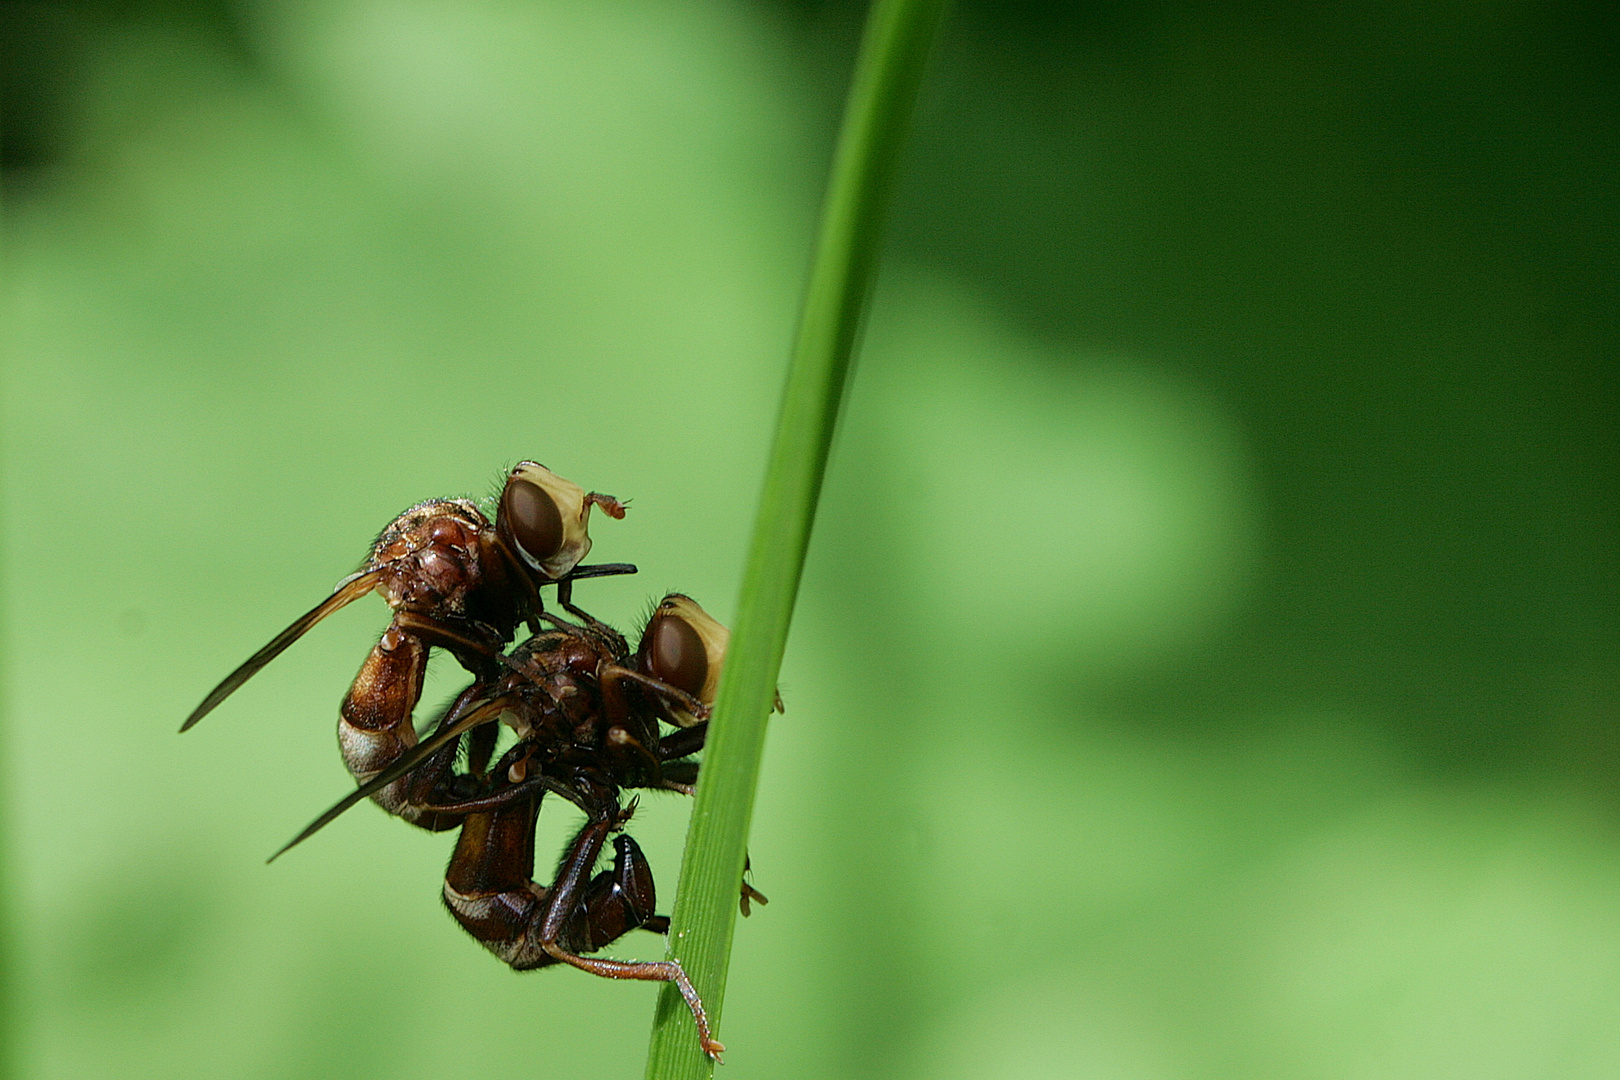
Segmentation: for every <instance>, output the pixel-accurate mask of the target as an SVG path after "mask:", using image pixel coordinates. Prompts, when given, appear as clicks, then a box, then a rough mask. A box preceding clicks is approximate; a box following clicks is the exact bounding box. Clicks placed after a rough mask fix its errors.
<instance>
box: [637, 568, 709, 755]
mask: <svg viewBox="0 0 1620 1080" xmlns="http://www.w3.org/2000/svg"><path fill="white" fill-rule="evenodd" d="M730 640H731V633H730V632H729V631H728V630H727V629H726V628H725V627H724V626H721V625H720V624H719V623H718V622H715V620H714V617H713V616H711V615H710V614H709V613H708V612H707V611H704V610H703V609H702V608H701V607H699V606H698V603H697V601H695V600H693V599H692V598H691V597H690V596H682V595H681V594H680V593H670V594H669V595H668V596H666V597H664V599H663V600H662V601H660V602H659V604H658V607H657V608H656V609H654V611H653V615H652V618H651V619H649V620H647V629H646V630H645V631H643V632H642V635H641V647H640V648H639V649H637V650H636V664H637V666H638V667H640V669H641V673H642V674H643V675H651V676H652V677H653V678H655V679H659V680H661V681H663V682H666V683H668V684H669V685H671V686H673V687H675V689H677V690H681V691H683V692H685V693H688V694H690V695H692V696H693V697H695V698H697V699H698V701H700V702H702V703H703V704H704V705H713V704H714V695H715V691H716V690H718V689H719V686H720V669H721V668H722V667H724V666H725V662H726V645H727V644H728V643H729V642H730ZM664 709H665V711H664V713H663V716H664V718H665V719H666V720H668V721H670V722H671V723H673V724H676V725H678V726H680V727H691V726H692V725H693V724H695V723H697V717H695V716H693V715H692V714H691V713H690V712H688V711H687V710H686V709H684V708H682V707H680V706H679V705H678V704H677V703H675V702H669V701H666V702H665V703H664Z"/></svg>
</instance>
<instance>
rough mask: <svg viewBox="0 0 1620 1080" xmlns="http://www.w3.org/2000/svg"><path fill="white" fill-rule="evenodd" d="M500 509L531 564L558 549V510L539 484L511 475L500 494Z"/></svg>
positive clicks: (560, 525) (560, 534)
mask: <svg viewBox="0 0 1620 1080" xmlns="http://www.w3.org/2000/svg"><path fill="white" fill-rule="evenodd" d="M501 511H502V513H503V516H504V517H505V519H506V522H507V525H508V526H509V527H510V528H511V530H512V539H514V540H516V541H517V544H518V547H520V548H522V549H523V554H525V555H527V556H528V557H529V561H530V562H531V563H533V564H534V565H535V566H537V567H538V566H540V565H541V564H542V563H544V562H545V561H546V560H547V559H550V558H551V557H552V556H554V555H556V554H557V552H558V551H560V550H562V546H563V538H564V537H563V519H562V512H561V511H559V510H558V509H557V504H556V503H555V502H554V501H552V498H551V496H550V495H548V494H547V493H546V492H545V490H544V489H542V488H541V487H540V485H539V484H532V483H530V482H529V481H527V480H523V479H520V478H518V477H513V478H512V480H511V482H510V483H508V484H507V485H506V491H505V493H504V494H503V495H502V497H501Z"/></svg>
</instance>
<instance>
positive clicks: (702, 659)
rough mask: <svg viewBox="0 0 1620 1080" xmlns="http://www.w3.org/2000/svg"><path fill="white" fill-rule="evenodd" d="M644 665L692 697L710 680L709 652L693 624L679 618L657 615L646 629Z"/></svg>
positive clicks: (658, 676)
mask: <svg viewBox="0 0 1620 1080" xmlns="http://www.w3.org/2000/svg"><path fill="white" fill-rule="evenodd" d="M647 629H648V630H649V631H650V633H649V634H648V635H647V636H648V638H649V641H648V642H647V662H648V665H649V666H650V667H651V668H652V674H653V676H655V677H656V678H659V679H662V680H664V681H665V682H667V683H669V684H670V685H671V686H673V687H675V688H677V689H679V690H685V691H686V692H687V693H688V694H691V695H692V696H693V697H697V696H699V695H700V694H702V693H703V684H704V682H705V681H707V680H708V677H709V652H708V650H707V649H706V648H704V646H703V639H702V638H700V637H698V632H697V630H695V629H693V627H692V624H691V623H689V622H687V621H686V620H685V619H683V618H681V617H680V616H678V615H660V616H655V617H654V618H653V622H652V625H651V626H649V627H648V628H647Z"/></svg>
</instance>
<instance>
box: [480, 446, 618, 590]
mask: <svg viewBox="0 0 1620 1080" xmlns="http://www.w3.org/2000/svg"><path fill="white" fill-rule="evenodd" d="M604 499H606V497H605V496H600V495H587V494H585V489H584V488H582V487H580V486H579V485H578V484H576V483H574V482H573V481H571V480H564V479H563V478H562V477H560V476H558V475H557V474H556V473H554V472H552V471H551V470H550V469H548V468H546V467H545V466H544V465H537V464H535V463H534V462H532V461H525V462H523V463H522V464H521V465H519V466H518V467H517V468H515V469H513V470H512V474H511V475H510V476H508V477H507V478H506V489H505V490H504V491H502V492H501V505H500V512H499V513H498V514H497V515H496V519H495V528H496V530H497V531H498V532H499V533H500V534H501V536H502V538H503V539H505V540H507V541H508V542H509V543H511V545H512V546H513V547H515V548H516V549H517V553H518V556H519V557H520V558H522V559H523V561H524V562H526V563H528V564H529V566H531V567H532V568H534V569H535V570H538V571H539V572H540V573H542V574H544V575H545V576H546V577H548V578H553V579H555V578H560V577H562V576H563V575H564V574H566V573H568V571H570V570H572V569H573V568H574V567H575V566H577V565H578V564H579V561H580V560H581V559H583V558H584V557H585V555H586V553H587V552H589V551H590V550H591V537H590V533H589V532H588V531H587V529H586V526H587V524H588V522H589V518H590V513H591V504H592V503H593V502H602V501H603V500H604ZM606 503H607V504H611V505H612V506H614V507H617V506H619V503H618V502H617V500H613V499H606ZM620 514H621V515H622V514H623V510H622V509H621V510H620Z"/></svg>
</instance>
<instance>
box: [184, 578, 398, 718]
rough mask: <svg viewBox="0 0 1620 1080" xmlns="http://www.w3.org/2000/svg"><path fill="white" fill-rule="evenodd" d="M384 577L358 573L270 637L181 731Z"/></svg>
mask: <svg viewBox="0 0 1620 1080" xmlns="http://www.w3.org/2000/svg"><path fill="white" fill-rule="evenodd" d="M381 577H382V571H381V570H372V571H370V572H369V573H365V574H356V575H355V576H354V577H352V578H350V579H349V580H347V581H345V582H344V583H343V584H342V585H339V586H338V587H337V590H336V591H335V592H333V593H332V595H331V596H328V597H327V598H326V599H325V600H322V601H321V602H320V603H319V604H317V605H316V606H315V607H313V608H311V609H310V610H309V611H308V612H306V613H305V614H304V615H302V616H300V617H299V619H298V620H297V621H296V622H294V623H293V624H292V625H291V626H289V627H287V629H285V630H283V631H282V632H281V633H279V634H277V635H276V636H275V637H274V638H272V639H271V641H270V644H268V645H266V646H265V647H264V648H262V649H260V650H259V651H258V652H256V653H254V654H253V655H252V656H250V657H248V658H247V662H246V663H244V664H243V665H242V666H241V667H239V668H237V669H236V670H235V671H233V672H231V673H230V674H229V675H227V676H225V681H224V682H222V683H220V684H219V685H218V686H216V687H214V688H213V689H212V690H210V691H209V692H208V696H207V697H205V698H203V700H202V704H201V705H198V706H197V707H196V708H195V709H193V710H191V715H190V716H188V717H186V722H185V723H183V724H181V725H180V730H181V731H186V730H188V729H189V728H191V726H192V725H194V724H196V722H197V721H199V720H201V719H202V718H203V717H205V716H207V715H208V714H209V713H211V712H213V711H214V707H215V706H216V705H218V704H219V703H220V702H222V701H224V700H225V699H226V698H228V697H230V696H231V695H232V694H234V693H235V692H236V690H237V688H238V687H240V686H241V685H242V684H243V683H245V682H247V681H248V680H249V679H251V678H253V676H255V675H257V674H258V673H259V669H260V668H262V667H264V666H265V665H266V664H268V663H269V662H270V661H272V660H274V659H275V658H276V657H278V656H280V655H281V654H282V653H283V652H286V651H287V646H289V645H291V644H292V643H293V642H295V641H297V640H298V639H299V638H301V637H303V636H304V635H305V634H307V633H308V632H309V630H310V627H312V626H314V625H315V624H316V623H318V622H320V621H321V620H322V619H324V618H326V617H327V616H328V615H330V614H332V612H334V611H336V610H338V609H339V608H342V607H347V606H348V605H350V604H352V603H354V602H355V601H356V600H358V599H360V598H361V597H362V596H364V595H366V594H367V593H369V592H370V591H371V590H372V589H374V588H376V587H377V581H378V579H379V578H381Z"/></svg>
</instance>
